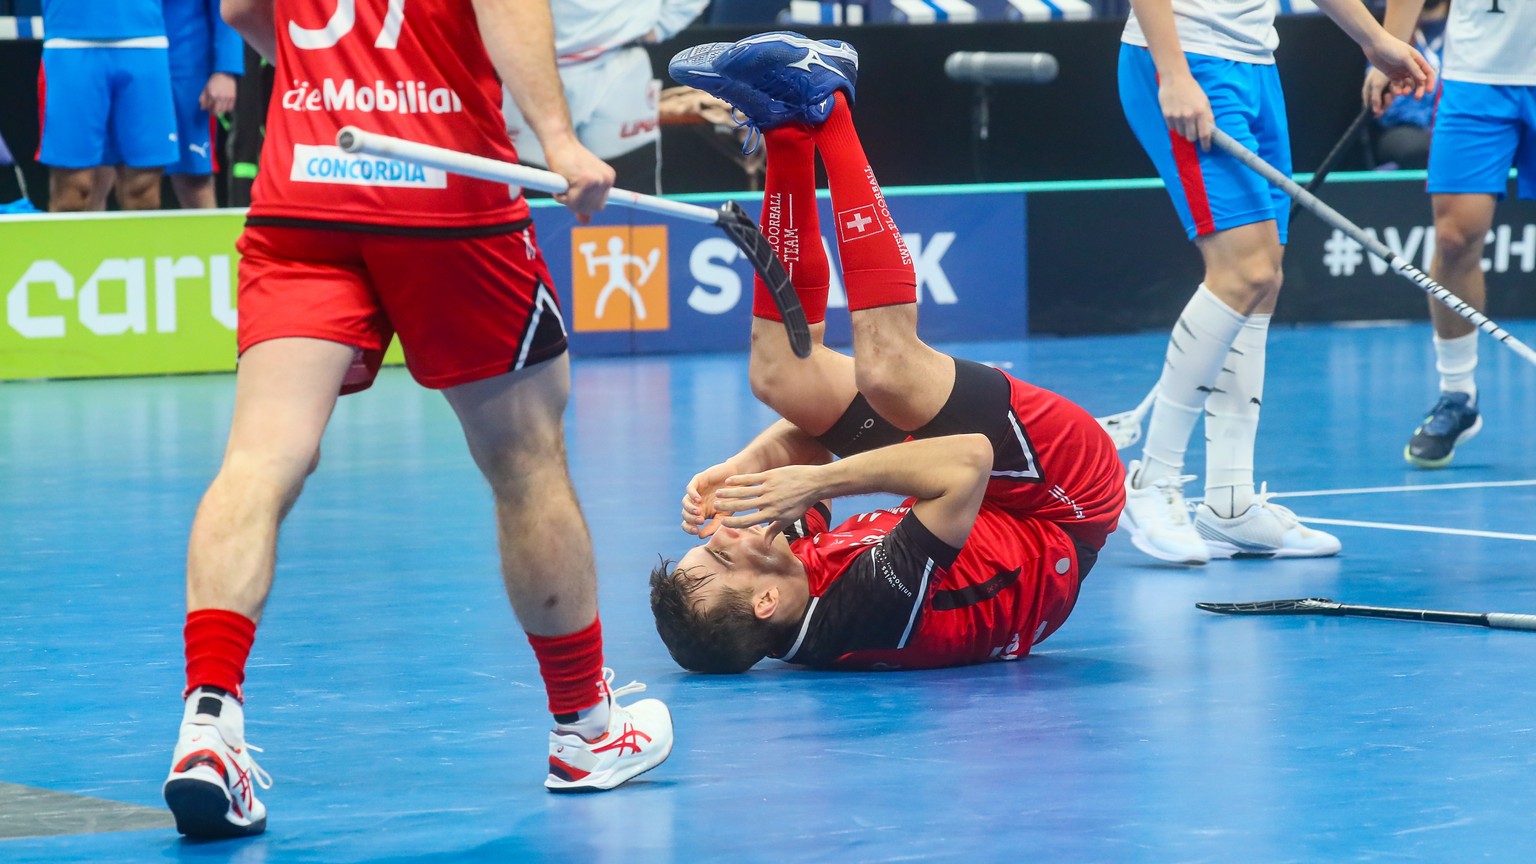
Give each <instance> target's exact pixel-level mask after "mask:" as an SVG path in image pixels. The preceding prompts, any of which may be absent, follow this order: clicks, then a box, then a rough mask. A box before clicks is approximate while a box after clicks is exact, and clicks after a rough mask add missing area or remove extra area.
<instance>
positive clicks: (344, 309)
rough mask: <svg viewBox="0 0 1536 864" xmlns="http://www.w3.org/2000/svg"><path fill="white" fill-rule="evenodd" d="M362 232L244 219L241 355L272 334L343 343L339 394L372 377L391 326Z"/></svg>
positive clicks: (362, 386) (366, 383)
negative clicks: (345, 357) (346, 357)
mask: <svg viewBox="0 0 1536 864" xmlns="http://www.w3.org/2000/svg"><path fill="white" fill-rule="evenodd" d="M362 238H363V235H360V234H356V233H352V232H347V231H331V230H325V229H322V228H295V227H278V226H271V225H259V224H258V225H253V226H248V227H247V228H246V230H245V233H244V234H242V235H241V237H240V241H239V243H238V244H237V245H236V249H237V250H238V251H239V252H240V255H241V258H240V283H239V309H240V317H239V324H238V330H237V337H238V338H237V344H238V347H239V350H240V352H241V355H242V356H243V355H244V354H245V353H246V352H248V351H250V350H251V349H252V348H253V347H255V346H257V345H260V344H262V343H264V342H269V341H272V340H276V339H292V338H299V339H319V340H324V341H326V342H334V343H338V344H341V345H346V346H348V348H349V354H350V356H351V361H350V363H349V368H348V370H347V374H346V376H345V378H344V380H343V382H342V384H341V386H340V387H339V390H340V392H342V393H351V392H355V391H358V390H362V389H365V388H367V387H368V386H370V385H371V384H372V383H373V379H374V376H375V375H376V374H377V373H378V369H379V365H380V363H381V362H382V361H383V359H384V351H385V349H386V348H388V347H389V342H390V339H391V338H392V337H393V330H392V329H391V327H390V324H389V318H388V316H387V315H386V314H385V312H384V308H383V305H382V304H381V303H380V302H379V298H378V294H377V292H376V291H375V289H374V285H373V282H372V279H371V277H370V276H369V273H368V269H367V266H366V264H365V263H364V261H363V257H362V251H361V249H360V245H361V241H362Z"/></svg>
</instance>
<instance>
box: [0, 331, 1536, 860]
mask: <svg viewBox="0 0 1536 864" xmlns="http://www.w3.org/2000/svg"><path fill="white" fill-rule="evenodd" d="M1516 323H1517V325H1518V326H1516V327H1515V328H1514V329H1515V330H1516V332H1517V333H1519V334H1520V335H1522V336H1523V337H1525V338H1527V339H1532V338H1533V337H1536V326H1533V325H1532V324H1531V323H1529V322H1516ZM1165 338H1166V336H1165V335H1164V334H1157V333H1150V334H1145V335H1137V336H1125V337H1112V338H1094V339H1040V340H1035V341H1032V342H1028V343H988V344H974V345H965V346H949V347H950V348H951V349H952V350H954V351H955V352H956V353H960V354H962V355H963V356H968V357H971V358H973V359H977V360H983V361H988V362H994V363H998V364H1007V365H1009V366H1010V367H1011V370H1012V371H1013V372H1014V373H1015V374H1018V375H1020V376H1022V377H1025V378H1027V379H1029V380H1032V381H1034V382H1036V383H1039V384H1042V385H1044V386H1047V387H1050V388H1053V389H1056V390H1058V391H1060V392H1062V393H1065V394H1067V395H1069V396H1072V397H1074V398H1076V399H1077V400H1078V401H1080V402H1082V403H1083V404H1084V405H1085V406H1086V407H1088V408H1089V409H1090V410H1092V411H1094V412H1095V413H1098V414H1104V413H1110V412H1114V411H1119V410H1124V409H1127V408H1130V407H1132V406H1134V405H1135V404H1136V403H1137V402H1138V401H1139V400H1140V398H1141V396H1142V394H1143V393H1145V392H1146V389H1147V388H1148V387H1149V386H1150V385H1151V384H1152V382H1153V379H1154V378H1155V375H1156V373H1157V370H1158V369H1159V367H1160V364H1161V354H1162V345H1163V343H1164V340H1165ZM1482 350H1483V355H1482V357H1483V359H1482V366H1481V367H1480V369H1479V380H1480V383H1481V386H1482V388H1483V391H1482V398H1481V401H1482V405H1483V406H1484V411H1485V415H1486V418H1487V422H1486V426H1485V428H1484V431H1483V433H1482V435H1481V436H1480V437H1479V438H1478V439H1477V440H1476V441H1474V442H1472V443H1471V444H1469V445H1468V446H1467V447H1466V448H1465V449H1464V451H1463V452H1462V453H1461V454H1460V455H1459V456H1458V457H1457V460H1456V463H1455V465H1454V466H1453V467H1452V468H1450V469H1448V470H1444V471H1440V472H1415V471H1412V470H1410V469H1408V468H1407V466H1406V465H1405V464H1404V463H1403V461H1402V458H1401V455H1400V454H1401V450H1402V447H1403V444H1404V442H1405V440H1406V438H1407V435H1408V433H1409V432H1410V431H1411V430H1412V428H1413V426H1414V425H1415V423H1416V422H1417V420H1418V417H1419V415H1420V413H1421V412H1422V411H1423V409H1425V408H1426V407H1427V406H1428V404H1429V402H1430V401H1432V398H1433V394H1432V388H1433V383H1432V382H1433V373H1432V367H1433V360H1432V357H1431V352H1430V350H1429V338H1428V330H1427V327H1426V326H1424V325H1414V326H1401V327H1378V328H1363V329H1362V328H1355V329H1347V328H1307V329H1296V330H1291V329H1279V330H1277V331H1276V332H1275V333H1274V334H1273V335H1272V337H1271V340H1270V349H1269V357H1270V370H1271V371H1270V375H1269V380H1268V387H1267V392H1266V394H1265V405H1264V423H1263V429H1262V432H1261V435H1260V441H1259V459H1258V462H1259V476H1260V478H1261V479H1265V480H1268V481H1269V484H1270V488H1271V489H1272V490H1274V491H1278V492H1283V493H1311V494H1300V495H1296V496H1295V497H1289V498H1286V499H1284V503H1286V504H1288V505H1290V506H1291V507H1292V508H1293V509H1295V510H1296V511H1297V512H1298V513H1299V514H1301V515H1302V516H1303V517H1319V518H1325V519H1335V520H1346V521H1351V522H1362V523H1376V526H1378V527H1363V526H1343V527H1336V528H1333V529H1332V530H1335V531H1336V533H1338V534H1339V535H1340V537H1341V538H1342V539H1343V541H1344V554H1343V555H1342V556H1340V557H1338V558H1335V559H1329V560H1321V561H1288V562H1258V561H1240V562H1222V563H1213V564H1211V565H1210V566H1207V567H1204V568H1181V567H1173V566H1167V565H1161V564H1158V563H1155V562H1153V561H1151V560H1150V559H1147V558H1145V557H1143V556H1141V555H1140V554H1139V553H1137V552H1135V550H1133V549H1132V548H1131V546H1130V544H1129V543H1128V542H1127V541H1126V540H1125V538H1124V537H1121V536H1118V535H1117V536H1115V537H1112V538H1111V541H1110V545H1109V547H1108V548H1107V549H1106V551H1105V553H1104V555H1103V557H1102V558H1101V559H1100V562H1099V565H1098V567H1097V569H1095V570H1094V572H1093V575H1092V576H1091V577H1090V578H1089V580H1088V582H1087V584H1086V585H1085V587H1084V592H1083V595H1082V599H1081V600H1080V602H1079V603H1078V607H1077V611H1076V612H1075V614H1074V615H1073V616H1072V619H1071V620H1070V621H1069V622H1068V623H1067V625H1066V626H1065V627H1064V628H1063V629H1062V630H1061V631H1060V632H1059V633H1058V634H1056V635H1055V636H1053V637H1052V638H1051V639H1050V640H1049V641H1048V642H1046V643H1044V644H1043V645H1041V646H1039V648H1038V649H1037V652H1036V653H1035V654H1034V655H1033V656H1032V657H1030V658H1029V659H1028V660H1026V661H1024V662H1021V663H1015V664H999V665H992V666H984V667H974V668H969V669H958V670H949V671H939V672H929V673H887V674H879V673H875V674H829V673H815V672H805V671H799V670H796V669H792V668H788V667H784V666H782V665H778V664H774V663H772V662H765V663H764V664H762V666H761V668H759V669H758V670H757V671H755V672H753V673H751V674H749V675H745V676H735V677H723V678H722V677H700V676H692V675H688V674H684V673H682V672H680V671H679V670H677V669H676V668H674V667H673V665H672V663H671V661H670V660H669V659H668V658H667V655H666V652H665V650H664V649H663V648H662V646H661V644H660V642H659V641H658V639H657V638H656V636H655V634H654V631H653V630H652V628H651V624H650V620H649V618H650V615H649V610H648V608H647V605H646V585H645V577H646V573H647V571H648V570H649V568H650V566H651V565H652V564H653V563H654V562H655V560H656V555H657V553H659V552H666V553H669V554H671V555H674V556H675V555H677V554H678V553H679V552H680V550H681V549H682V548H684V546H685V545H686V543H685V538H684V536H683V535H682V534H681V533H680V532H678V531H677V529H676V527H675V526H676V523H677V521H678V518H677V500H678V498H679V497H680V494H681V489H682V485H683V483H684V481H685V479H686V478H687V477H688V476H690V474H691V473H692V471H693V470H695V469H697V468H699V467H701V466H703V465H706V464H708V463H709V462H711V461H713V460H714V459H716V458H718V457H720V456H723V455H726V454H727V453H729V452H730V451H731V450H732V448H734V447H735V446H737V445H739V444H740V443H742V442H743V441H745V440H746V439H747V438H748V437H749V436H750V435H751V434H752V433H753V432H754V431H756V429H757V428H758V427H759V426H760V425H762V424H763V423H764V422H766V421H767V420H768V415H767V413H766V412H765V409H763V408H761V407H760V406H758V405H757V404H756V403H755V402H754V401H753V399H752V397H751V396H750V394H749V393H748V392H747V389H746V386H745V361H744V357H742V356H737V355H731V356H718V355H717V356H708V357H661V358H649V359H639V360H597V359H582V360H579V361H578V364H577V367H576V376H577V382H576V390H577V394H578V395H577V396H576V398H575V401H574V403H573V405H572V410H571V415H570V421H571V422H570V436H571V450H572V458H573V462H574V467H575V470H576V472H577V473H576V482H577V486H578V487H579V491H580V493H581V495H582V500H583V502H584V505H585V508H586V513H587V516H588V519H589V520H590V522H591V525H592V530H593V533H594V536H595V540H596V545H597V551H598V564H599V572H600V574H601V576H602V580H603V589H602V603H603V619H604V624H605V630H606V633H607V637H608V656H609V662H610V663H611V664H612V665H614V666H616V667H617V669H618V674H619V679H618V680H619V683H623V682H625V681H628V680H630V679H631V678H638V679H640V680H643V681H645V682H647V683H648V684H649V685H650V693H651V694H652V695H658V696H661V697H662V698H664V699H666V700H667V701H668V702H669V703H670V704H671V706H672V709H673V712H674V714H675V716H676V718H677V742H678V743H677V749H676V751H675V753H674V754H673V756H672V759H671V761H670V762H668V763H667V764H665V765H664V766H662V767H661V768H660V769H658V770H656V771H655V772H653V773H651V774H649V775H647V776H646V777H645V778H643V779H642V780H641V781H639V782H636V783H634V784H633V785H632V786H631V787H628V788H626V789H623V790H620V791H617V792H613V793H608V794H604V795H597V796H588V797H554V796H550V795H547V794H546V793H545V792H544V791H543V789H542V787H541V785H540V781H541V779H542V775H543V760H544V755H545V732H546V722H547V717H546V715H545V714H544V710H543V697H542V692H541V690H540V687H539V685H538V678H537V675H536V672H535V669H534V666H533V663H532V659H531V655H530V653H529V651H528V649H527V646H526V643H525V642H524V641H523V638H522V636H521V633H520V632H519V631H518V630H517V628H516V627H515V625H514V622H513V619H512V616H511V614H510V612H509V611H508V610H507V608H506V605H505V600H504V599H503V597H502V595H501V593H500V587H499V583H498V580H497V578H496V560H495V547H494V544H493V540H492V537H493V535H492V526H491V518H490V508H489V496H488V493H487V492H486V491H485V490H484V489H483V487H482V484H481V481H480V479H479V477H478V475H477V474H476V472H475V470H474V468H473V466H472V465H471V463H470V461H469V459H468V457H467V455H466V454H465V452H464V449H463V446H462V443H461V440H460V438H459V433H458V430H457V428H456V426H455V424H454V421H453V418H452V416H451V414H450V412H449V410H448V409H447V407H446V406H445V405H444V404H443V402H442V401H441V399H440V398H439V397H437V396H436V395H434V394H431V393H428V392H426V391H423V390H420V389H417V388H415V387H414V386H413V385H412V384H411V383H410V382H409V380H408V378H407V377H406V376H405V375H404V373H402V372H400V371H398V370H392V371H387V372H386V373H385V374H384V375H383V377H382V378H381V380H380V382H379V385H378V386H376V387H375V388H374V389H373V390H372V391H371V392H369V393H367V394H364V395H361V396H355V397H349V398H347V399H345V400H343V402H342V404H341V406H340V408H339V409H338V412H337V415H336V419H335V422H334V424H333V426H332V429H331V432H330V434H329V437H328V438H327V441H326V444H325V461H324V464H323V466H322V468H321V471H320V473H319V474H318V475H317V476H316V477H315V478H314V479H313V481H312V482H311V485H310V487H309V489H308V491H307V492H306V494H305V497H304V498H303V500H302V501H301V502H300V504H299V506H298V507H297V509H296V510H295V512H294V514H293V516H292V518H291V519H290V521H289V526H288V530H287V532H286V534H285V536H284V539H283V546H282V557H281V563H280V565H279V573H278V580H277V588H276V591H275V593H274V595H273V598H272V602H271V604H270V606H269V607H268V612H267V618H266V620H265V622H264V624H263V626H262V630H261V634H260V636H259V638H258V640H257V643H256V648H255V652H254V654H253V657H252V661H251V666H250V678H249V681H248V687H249V690H248V716H249V735H250V738H251V739H252V740H253V741H254V742H255V743H257V744H260V745H262V746H263V747H265V748H266V753H265V757H264V759H263V764H264V765H265V767H266V768H267V769H268V770H269V771H270V772H271V773H272V775H273V777H274V778H275V780H276V785H275V786H274V787H273V788H272V789H271V790H270V791H269V792H267V793H266V794H265V796H264V798H265V800H266V802H267V804H268V806H269V808H270V810H271V822H270V826H269V830H268V833H267V834H266V835H264V836H262V837H260V838H257V839H253V840H249V841H241V842H228V843H214V844H194V843H186V842H183V841H181V840H179V839H178V838H177V835H176V834H175V833H174V831H172V830H169V829H164V830H145V831H129V832H114V833H97V834H77V835H70V836H58V837H38V838H25V839H15V840H9V841H0V861H4V862H65V861H79V862H103V861H105V862H115V861H168V860H194V861H200V860H207V861H215V860H218V861H223V860H232V861H238V862H271V864H277V862H294V861H312V862H351V861H401V862H404V861H421V862H449V861H480V860H486V861H490V860H496V861H503V860H504V861H537V860H550V861H561V862H609V861H613V862H619V861H623V862H645V861H705V860H726V859H731V860H735V861H838V862H843V861H895V860H950V861H967V862H969V861H1009V862H1013V861H1020V860H1039V861H1106V862H1142V861H1145V862H1167V861H1217V862H1232V861H1305V862H1314V861H1377V860H1380V861H1426V862H1446V861H1474V860H1476V861H1483V860H1487V861H1530V860H1536V839H1533V836H1532V832H1531V830H1530V827H1531V824H1532V821H1533V817H1536V803H1533V802H1536V796H1533V794H1532V793H1533V789H1536V786H1533V781H1532V777H1533V776H1536V775H1533V769H1536V676H1533V675H1532V674H1531V670H1532V668H1533V667H1536V635H1533V634H1525V633H1509V632H1493V631H1486V630H1482V629H1477V628H1470V627H1451V626H1437V625H1425V624H1417V623H1404V622H1391V621H1369V620H1358V619H1329V618H1290V619H1287V618H1261V619H1232V618H1220V617H1216V616H1211V615H1208V614H1206V613H1202V612H1199V611H1197V610H1196V609H1194V607H1193V604H1194V603H1195V602H1196V601H1200V600H1256V599H1269V598H1279V597H1302V596H1332V597H1335V598H1337V599H1340V600H1346V601H1349V602H1355V603H1370V604H1380V605H1402V606H1423V607H1431V608H1444V609H1466V610H1472V611H1489V610H1497V611H1513V612H1536V579H1533V578H1532V577H1533V568H1532V566H1531V561H1532V553H1533V552H1536V545H1533V541H1536V517H1533V513H1536V485H1533V484H1536V456H1533V454H1532V446H1531V445H1532V435H1531V430H1533V429H1536V400H1533V399H1532V398H1531V394H1532V393H1533V392H1536V370H1533V369H1532V368H1530V367H1528V366H1526V365H1524V364H1523V362H1522V361H1520V360H1519V359H1518V358H1516V357H1514V356H1513V355H1512V354H1510V353H1509V352H1506V351H1503V350H1502V349H1500V348H1498V347H1497V346H1496V345H1494V344H1493V343H1491V342H1487V341H1485V342H1484V343H1483V346H1482ZM232 395H233V388H232V380H231V379H230V378H229V377H225V376H208V377H185V378H164V379H144V380H124V381H98V382H84V381H82V382H63V383H43V384H15V385H4V386H0V781H3V782H8V783H14V784H22V785H27V786H36V787H44V788H47V789H53V790H58V791H62V792H70V793H77V794H80V795H89V796H94V797H99V798H107V799H112V800H115V801H121V802H127V803H131V804H140V805H146V806H159V805H160V798H159V788H160V781H161V779H162V778H163V776H164V772H165V770H166V767H167V765H168V761H169V754H170V748H171V745H172V743H173V739H174V736H175V731H176V725H177V723H178V721H179V718H180V702H179V699H178V689H179V687H180V683H181V674H182V664H181V642H180V625H181V621H182V616H183V609H182V588H181V579H182V566H183V554H184V548H185V542H186V534H187V528H188V524H189V522H190V519H191V515H192V512H193V508H194V507H195V505H196V503H197V500H198V497H199V496H200V494H201V493H202V491H203V488H204V486H205V484H206V483H207V481H208V480H209V479H210V477H211V476H212V474H213V472H214V470H215V468H216V467H217V463H218V460H219V456H220V453H221V450H222V448H223V444H224V431H225V428H226V424H227V422H228V415H229V411H230V404H231V397H232ZM1197 437H1198V436H1197ZM1191 455H1192V459H1191V464H1192V465H1195V466H1199V465H1202V464H1203V453H1202V452H1201V451H1200V447H1199V445H1198V444H1197V445H1196V449H1195V452H1193V453H1192V454H1191ZM1508 481H1521V483H1520V484H1510V483H1509V482H1508ZM1445 484H1467V485H1466V486H1463V487H1460V488H1454V487H1453V488H1444V489H1436V488H1434V487H1437V486H1442V485H1445ZM1494 484H1503V485H1494ZM1399 486H1411V487H1415V488H1414V489H1413V490H1392V489H1391V487H1399ZM1382 487H1385V489H1383V488H1382ZM1371 489H1376V490H1378V491H1359V492H1356V493H1354V494H1333V495H1323V494H1318V493H1320V492H1321V491H1326V490H1371ZM1191 493H1192V494H1198V488H1197V487H1192V488H1191ZM841 512H849V511H848V510H847V508H844V509H843V510H842V511H841ZM1381 523H1390V524H1392V525H1397V526H1406V528H1407V529H1408V530H1400V529H1388V528H1383V527H1379V525H1380V524H1381ZM1440 529H1449V530H1451V531H1453V532H1454V531H1462V532H1473V533H1470V534H1469V533H1437V532H1438V531H1439V530H1440ZM1477 532H1482V533H1481V534H1479V533H1477ZM1491 535H1514V536H1491Z"/></svg>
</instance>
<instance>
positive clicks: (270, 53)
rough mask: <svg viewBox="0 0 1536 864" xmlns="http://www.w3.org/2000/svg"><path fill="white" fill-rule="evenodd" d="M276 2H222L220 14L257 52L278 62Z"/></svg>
mask: <svg viewBox="0 0 1536 864" xmlns="http://www.w3.org/2000/svg"><path fill="white" fill-rule="evenodd" d="M274 3H275V0H221V2H220V3H219V14H220V15H222V16H224V21H225V23H227V24H229V26H231V27H233V28H235V30H237V31H239V33H240V35H241V36H243V37H245V41H247V42H249V43H251V47H252V48H255V49H256V52H257V53H258V54H260V55H261V56H263V57H265V58H267V62H268V63H276V62H277V11H276V9H275V8H274V6H273V4H274Z"/></svg>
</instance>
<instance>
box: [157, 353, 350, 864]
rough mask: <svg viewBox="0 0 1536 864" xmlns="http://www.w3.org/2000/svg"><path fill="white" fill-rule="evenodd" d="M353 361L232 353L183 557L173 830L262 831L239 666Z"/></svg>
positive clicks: (168, 788)
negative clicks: (216, 462) (228, 412)
mask: <svg viewBox="0 0 1536 864" xmlns="http://www.w3.org/2000/svg"><path fill="white" fill-rule="evenodd" d="M353 356H354V349H353V348H352V347H351V346H349V345H342V344H338V343H335V342H327V341H322V340H319V339H273V340H270V341H267V342H262V343H259V344H257V345H254V346H252V347H251V348H249V349H248V350H247V351H245V353H244V354H242V355H241V358H240V367H239V371H238V372H237V373H236V376H235V411H234V419H233V421H232V423H231V426H230V432H229V443H228V446H227V448H226V450H225V453H224V463H223V465H222V466H221V467H220V468H219V473H218V476H216V477H215V478H214V481H213V483H212V485H211V486H209V488H208V491H207V493H206V494H205V495H204V496H203V501H202V504H201V505H200V506H199V507H198V510H197V516H196V518H195V519H194V521H193V523H192V536H191V541H190V543H189V545H188V550H187V610H188V612H187V620H186V628H185V639H186V657H187V687H186V691H185V693H184V695H185V696H186V700H187V701H186V708H185V711H184V714H183V718H182V726H181V735H180V737H179V739H178V741H177V744H176V752H175V755H174V756H173V757H172V768H171V774H170V776H169V777H168V778H167V780H166V783H165V789H164V792H165V799H166V803H167V804H168V805H169V806H170V808H171V812H172V813H174V814H175V816H176V827H177V830H179V831H181V832H182V833H183V834H187V835H189V836H194V837H202V838H214V837H238V836H245V835H249V834H259V833H261V832H262V831H263V830H265V828H266V808H265V807H264V806H263V805H262V803H261V802H260V801H258V800H257V799H256V796H255V788H254V787H255V785H258V784H260V785H263V786H265V785H267V784H266V781H265V776H266V775H265V774H264V773H263V772H262V771H261V769H260V768H259V767H258V766H256V764H255V763H254V762H253V761H252V759H251V757H250V753H249V752H248V749H247V745H246V743H245V719H244V709H243V695H242V691H241V687H242V685H243V683H244V681H245V663H246V659H247V657H248V656H249V654H250V650H251V645H252V643H253V642H254V640H255V636H256V623H257V621H259V620H260V618H261V610H262V607H263V606H264V605H265V603H266V599H267V595H268V593H269V592H270V591H271V588H272V574H273V567H274V566H275V563H276V556H277V535H278V527H279V525H280V524H281V523H282V521H283V518H284V517H285V516H286V515H287V514H288V511H289V509H290V508H292V506H293V504H294V502H295V501H297V500H298V496H299V492H300V490H302V488H303V486H304V479H305V478H306V477H307V476H308V475H309V474H310V472H312V471H314V469H315V467H316V466H317V465H318V463H319V457H320V437H321V435H322V433H323V432H324V431H325V426H326V423H327V422H328V421H329V419H330V416H331V411H332V409H333V408H334V407H335V404H336V397H337V394H338V393H339V392H340V390H341V383H342V380H343V378H344V377H345V376H346V373H347V370H348V369H349V368H350V367H351V365H352V361H353Z"/></svg>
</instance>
